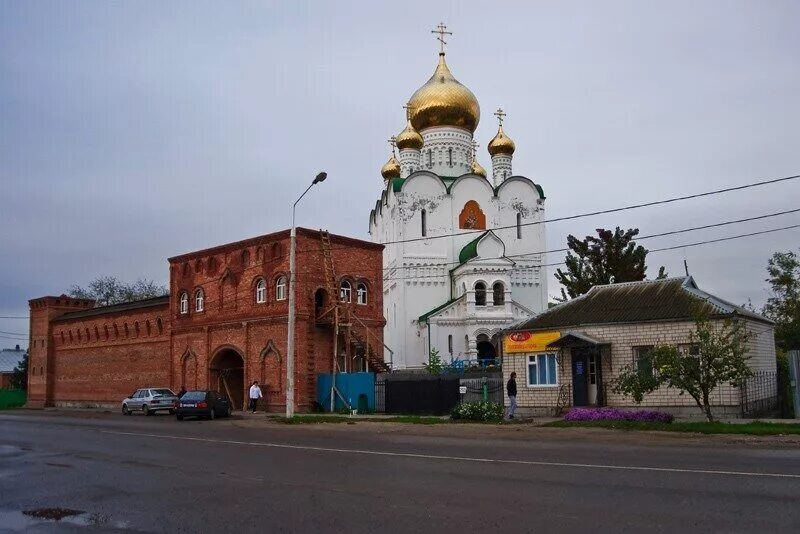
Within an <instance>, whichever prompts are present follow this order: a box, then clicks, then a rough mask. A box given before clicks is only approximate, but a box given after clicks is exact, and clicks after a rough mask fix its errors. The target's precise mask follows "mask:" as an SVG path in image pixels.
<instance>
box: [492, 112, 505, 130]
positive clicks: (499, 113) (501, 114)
mask: <svg viewBox="0 0 800 534" xmlns="http://www.w3.org/2000/svg"><path fill="white" fill-rule="evenodd" d="M494 116H495V117H497V120H498V121H500V127H502V126H503V118H504V117H505V116H506V112H505V111H503V108H497V111H495V112H494Z"/></svg>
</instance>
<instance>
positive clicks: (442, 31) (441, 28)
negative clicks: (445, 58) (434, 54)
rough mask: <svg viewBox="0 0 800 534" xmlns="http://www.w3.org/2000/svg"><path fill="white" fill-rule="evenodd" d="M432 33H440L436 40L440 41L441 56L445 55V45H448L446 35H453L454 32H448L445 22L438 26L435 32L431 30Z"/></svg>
mask: <svg viewBox="0 0 800 534" xmlns="http://www.w3.org/2000/svg"><path fill="white" fill-rule="evenodd" d="M431 33H438V34H439V36H438V37H437V38H436V40H437V41H439V43H441V44H440V46H441V48H440V49H439V53H440V54H444V45H446V44H447V41H445V40H444V36H445V35H453V32H449V31H447V26H445V25H444V22H440V23H439V25H438V26H436V29H435V30H431Z"/></svg>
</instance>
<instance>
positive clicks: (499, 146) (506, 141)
mask: <svg viewBox="0 0 800 534" xmlns="http://www.w3.org/2000/svg"><path fill="white" fill-rule="evenodd" d="M515 148H516V147H515V146H514V141H512V140H511V138H510V137H509V136H507V135H506V133H505V132H504V131H503V127H502V126H500V127H499V128H498V129H497V135H495V136H494V139H492V140H491V141H489V154H491V155H492V156H494V155H495V154H508V155H509V156H510V155H512V154H513V153H514V149H515Z"/></svg>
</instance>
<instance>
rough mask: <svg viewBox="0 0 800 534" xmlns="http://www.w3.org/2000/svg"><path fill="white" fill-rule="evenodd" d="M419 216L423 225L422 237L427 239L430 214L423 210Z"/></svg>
mask: <svg viewBox="0 0 800 534" xmlns="http://www.w3.org/2000/svg"><path fill="white" fill-rule="evenodd" d="M419 215H420V222H421V223H422V237H426V236H427V235H428V212H427V211H425V210H422V211H421V212H420V214H419Z"/></svg>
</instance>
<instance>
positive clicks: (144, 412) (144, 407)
mask: <svg viewBox="0 0 800 534" xmlns="http://www.w3.org/2000/svg"><path fill="white" fill-rule="evenodd" d="M142 413H143V414H145V415H150V408H148V407H147V405H146V404H145V405H144V406H142Z"/></svg>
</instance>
